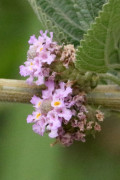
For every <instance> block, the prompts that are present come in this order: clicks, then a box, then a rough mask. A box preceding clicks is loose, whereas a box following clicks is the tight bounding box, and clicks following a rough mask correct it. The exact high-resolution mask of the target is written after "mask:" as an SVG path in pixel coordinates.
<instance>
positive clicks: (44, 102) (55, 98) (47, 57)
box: [20, 31, 104, 146]
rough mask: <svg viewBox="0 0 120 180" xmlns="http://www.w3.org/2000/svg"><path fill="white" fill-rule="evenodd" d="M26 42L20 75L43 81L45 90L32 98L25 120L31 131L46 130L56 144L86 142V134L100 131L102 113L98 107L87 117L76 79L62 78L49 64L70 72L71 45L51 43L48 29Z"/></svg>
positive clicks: (38, 83) (66, 144) (73, 55)
mask: <svg viewBox="0 0 120 180" xmlns="http://www.w3.org/2000/svg"><path fill="white" fill-rule="evenodd" d="M28 42H29V44H30V47H29V50H28V53H27V61H26V62H25V63H24V65H21V66H20V74H21V75H22V76H29V78H28V79H27V83H29V84H32V83H33V82H35V83H36V84H37V85H38V86H39V85H42V84H44V85H45V88H46V89H45V90H42V95H41V97H37V96H35V95H34V96H33V97H32V99H31V103H32V104H33V106H34V108H35V111H33V113H32V115H28V117H27V123H33V131H34V132H36V133H38V134H40V135H41V136H43V134H44V132H45V131H46V132H48V133H49V137H51V138H56V141H55V143H57V142H60V143H61V144H63V145H65V146H70V145H71V144H72V143H73V141H74V140H77V141H82V142H85V140H86V136H87V134H93V135H95V132H96V131H98V132H99V131H100V130H101V126H100V121H103V119H104V115H103V113H102V112H100V110H97V111H96V112H93V115H92V117H89V116H90V115H89V110H88V108H87V106H86V104H87V103H86V98H85V92H83V91H80V88H79V86H78V87H77V82H76V81H75V82H74V81H71V80H70V79H69V80H68V81H67V82H66V81H65V82H63V81H61V80H60V79H59V78H60V77H59V76H60V75H59V74H61V73H62V72H56V71H55V69H52V67H53V65H52V64H54V63H55V62H60V63H61V66H63V68H64V67H65V68H66V69H67V70H68V71H69V66H74V61H75V49H74V47H73V46H72V45H66V46H64V45H63V46H59V45H58V44H57V43H56V42H53V33H52V32H51V33H50V37H49V36H48V35H47V31H45V33H43V31H40V36H39V37H38V39H37V38H36V37H35V36H34V35H33V36H31V37H30V40H29V41H28ZM59 71H60V70H59ZM57 76H58V77H59V78H58V77H57ZM78 92H79V93H78Z"/></svg>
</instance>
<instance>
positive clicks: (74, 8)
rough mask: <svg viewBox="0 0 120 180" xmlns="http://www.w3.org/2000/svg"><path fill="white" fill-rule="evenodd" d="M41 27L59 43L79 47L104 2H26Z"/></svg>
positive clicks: (64, 0) (84, 0)
mask: <svg viewBox="0 0 120 180" xmlns="http://www.w3.org/2000/svg"><path fill="white" fill-rule="evenodd" d="M28 1H29V2H30V4H31V6H32V7H33V9H34V11H35V13H36V14H37V16H38V18H39V20H40V22H41V23H42V26H43V27H44V28H45V29H48V30H49V31H53V32H54V36H55V40H57V41H58V42H59V43H61V42H64V43H72V44H74V45H79V41H80V39H82V38H83V34H84V33H85V32H86V31H87V29H88V28H89V26H90V23H91V22H93V20H94V19H95V17H96V16H97V15H98V11H99V10H100V9H101V8H102V5H103V4H104V2H105V0H92V1H91V0H28Z"/></svg>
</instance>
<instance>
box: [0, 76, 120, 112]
mask: <svg viewBox="0 0 120 180" xmlns="http://www.w3.org/2000/svg"><path fill="white" fill-rule="evenodd" d="M44 88H45V86H44V85H43V86H39V87H38V86H36V85H35V84H33V85H32V86H31V85H28V84H26V82H25V81H22V80H9V79H8V80H7V79H0V101H6V102H18V103H29V102H30V99H31V97H32V96H33V95H37V96H40V95H41V91H42V90H43V89H44ZM87 100H88V103H89V104H93V105H101V106H104V107H108V108H111V109H115V110H120V87H119V86H116V85H99V86H97V88H95V89H94V90H93V91H91V92H90V93H88V94H87Z"/></svg>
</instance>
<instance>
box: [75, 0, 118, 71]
mask: <svg viewBox="0 0 120 180" xmlns="http://www.w3.org/2000/svg"><path fill="white" fill-rule="evenodd" d="M76 67H77V68H79V69H80V70H84V71H92V72H98V73H103V72H107V71H108V70H112V69H115V70H116V69H119V68H120V0H109V2H108V3H106V4H105V5H104V6H103V10H102V11H101V12H100V13H99V17H98V18H96V21H95V23H94V24H93V25H92V26H91V29H90V30H88V32H87V34H86V35H85V36H84V40H82V41H81V44H80V47H78V51H77V61H76Z"/></svg>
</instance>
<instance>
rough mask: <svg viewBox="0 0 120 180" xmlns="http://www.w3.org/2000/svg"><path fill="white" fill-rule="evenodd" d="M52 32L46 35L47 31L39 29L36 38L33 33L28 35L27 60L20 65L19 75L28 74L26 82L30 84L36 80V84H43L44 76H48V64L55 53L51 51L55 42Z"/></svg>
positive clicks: (53, 58) (54, 56)
mask: <svg viewBox="0 0 120 180" xmlns="http://www.w3.org/2000/svg"><path fill="white" fill-rule="evenodd" d="M52 39H53V33H52V32H51V33H50V37H48V36H47V31H45V33H43V31H40V36H39V37H38V39H37V38H36V37H35V35H33V36H31V37H30V40H29V41H28V43H29V44H30V47H29V50H28V54H27V61H26V62H25V63H24V65H21V66H20V74H21V76H24V77H26V76H29V78H28V79H27V82H28V83H29V84H31V83H32V82H33V81H34V80H36V79H37V80H36V84H37V85H41V84H44V80H45V77H49V75H50V68H49V65H50V64H51V63H52V62H53V61H54V60H55V58H56V55H55V53H53V50H54V49H55V47H54V46H55V45H56V43H55V42H53V41H52Z"/></svg>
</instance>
